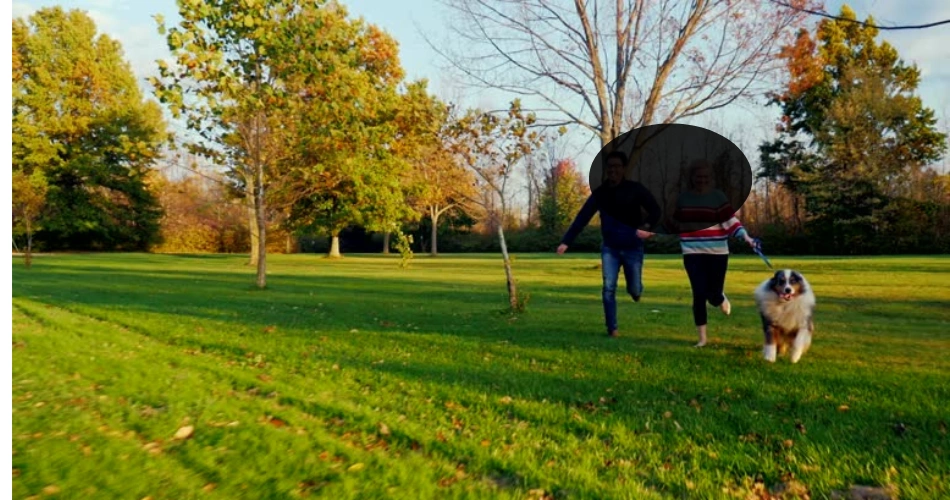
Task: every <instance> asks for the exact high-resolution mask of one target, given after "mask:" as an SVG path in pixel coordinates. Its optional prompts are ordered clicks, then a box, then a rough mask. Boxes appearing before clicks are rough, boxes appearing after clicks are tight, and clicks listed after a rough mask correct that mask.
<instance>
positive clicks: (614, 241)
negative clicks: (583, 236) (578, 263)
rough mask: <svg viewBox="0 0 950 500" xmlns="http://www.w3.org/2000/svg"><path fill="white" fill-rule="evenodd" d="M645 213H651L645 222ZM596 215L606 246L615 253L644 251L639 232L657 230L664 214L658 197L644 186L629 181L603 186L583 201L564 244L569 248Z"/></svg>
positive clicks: (565, 236)
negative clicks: (598, 213) (641, 230)
mask: <svg viewBox="0 0 950 500" xmlns="http://www.w3.org/2000/svg"><path fill="white" fill-rule="evenodd" d="M643 210H646V212H647V214H648V215H647V217H646V221H645V222H644V220H643V213H642V211H643ZM597 212H600V233H601V235H602V236H603V242H604V245H606V246H608V247H610V248H613V249H615V250H638V249H642V248H643V240H641V239H640V237H638V236H637V229H638V228H641V229H645V230H648V231H656V228H657V225H658V223H659V221H660V216H661V213H662V212H661V209H660V205H659V204H658V203H657V202H656V198H654V197H653V195H652V194H651V193H650V191H649V190H647V188H645V187H644V186H643V184H640V183H639V182H635V181H630V180H623V181H621V182H620V184H618V185H617V186H610V185H609V184H607V183H604V184H603V185H601V186H600V187H599V188H597V189H595V190H594V192H593V193H591V195H590V197H588V198H587V201H586V202H584V206H583V207H582V208H581V211H580V212H578V214H577V217H575V218H574V222H573V223H572V224H571V227H569V228H568V229H567V232H566V233H565V234H564V237H563V238H561V243H563V244H565V245H568V246H570V245H571V243H573V242H574V239H575V238H577V235H578V234H580V232H581V231H582V230H583V229H584V227H586V226H587V224H588V223H589V222H590V220H591V218H593V217H594V214H595V213H597Z"/></svg>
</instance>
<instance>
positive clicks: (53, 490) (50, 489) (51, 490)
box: [43, 484, 60, 495]
mask: <svg viewBox="0 0 950 500" xmlns="http://www.w3.org/2000/svg"><path fill="white" fill-rule="evenodd" d="M59 492H60V489H59V486H56V485H55V484H51V485H49V486H47V487H45V488H43V494H44V495H55V494H57V493H59Z"/></svg>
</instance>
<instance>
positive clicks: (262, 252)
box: [254, 171, 267, 288]
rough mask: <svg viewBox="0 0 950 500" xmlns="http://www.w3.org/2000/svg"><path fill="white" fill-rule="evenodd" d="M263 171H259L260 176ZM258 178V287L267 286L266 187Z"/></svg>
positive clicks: (256, 213) (256, 193) (255, 200)
mask: <svg viewBox="0 0 950 500" xmlns="http://www.w3.org/2000/svg"><path fill="white" fill-rule="evenodd" d="M260 175H261V172H260V171H258V177H260ZM261 180H262V179H260V178H258V186H257V190H256V191H255V195H254V212H255V213H254V215H255V220H256V221H257V232H258V241H257V287H258V288H264V287H266V286H267V243H266V242H267V221H266V219H265V218H264V188H263V187H262V186H261V184H260V181H261Z"/></svg>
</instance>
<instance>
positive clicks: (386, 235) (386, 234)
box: [383, 231, 391, 254]
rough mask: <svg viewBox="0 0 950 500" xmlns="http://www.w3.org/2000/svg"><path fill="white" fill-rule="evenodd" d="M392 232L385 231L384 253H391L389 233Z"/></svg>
mask: <svg viewBox="0 0 950 500" xmlns="http://www.w3.org/2000/svg"><path fill="white" fill-rule="evenodd" d="M390 234H391V233H390V232H389V231H386V232H385V233H383V253H384V254H388V253H389V235H390Z"/></svg>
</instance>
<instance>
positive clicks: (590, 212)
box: [561, 194, 597, 245]
mask: <svg viewBox="0 0 950 500" xmlns="http://www.w3.org/2000/svg"><path fill="white" fill-rule="evenodd" d="M596 213H597V197H596V194H591V195H590V196H589V197H587V201H585V202H584V206H583V207H581V210H580V212H578V213H577V217H575V218H574V222H572V223H571V227H569V228H567V232H566V233H564V237H563V238H561V244H562V245H570V244H571V243H574V238H577V235H578V234H580V232H581V231H582V230H583V229H584V227H586V226H587V223H588V222H590V220H591V219H592V218H593V217H594V214H596Z"/></svg>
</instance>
